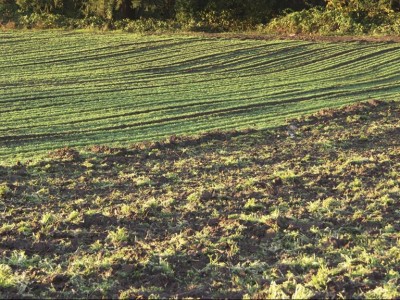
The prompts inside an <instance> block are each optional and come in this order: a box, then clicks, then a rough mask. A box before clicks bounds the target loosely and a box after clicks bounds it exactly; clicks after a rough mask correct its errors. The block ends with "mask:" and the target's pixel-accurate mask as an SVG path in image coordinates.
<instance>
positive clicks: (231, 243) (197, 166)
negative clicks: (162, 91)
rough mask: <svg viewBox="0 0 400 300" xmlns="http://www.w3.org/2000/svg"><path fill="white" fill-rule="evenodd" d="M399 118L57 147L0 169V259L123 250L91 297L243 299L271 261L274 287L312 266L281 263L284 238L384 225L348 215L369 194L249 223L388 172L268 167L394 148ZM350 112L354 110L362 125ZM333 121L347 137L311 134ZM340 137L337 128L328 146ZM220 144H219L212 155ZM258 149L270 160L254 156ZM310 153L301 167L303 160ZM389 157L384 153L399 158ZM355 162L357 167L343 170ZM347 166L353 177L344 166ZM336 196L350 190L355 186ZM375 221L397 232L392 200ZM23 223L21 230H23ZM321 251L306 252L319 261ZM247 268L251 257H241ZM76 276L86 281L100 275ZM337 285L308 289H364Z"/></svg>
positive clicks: (312, 239) (364, 107)
mask: <svg viewBox="0 0 400 300" xmlns="http://www.w3.org/2000/svg"><path fill="white" fill-rule="evenodd" d="M398 113H399V103H393V102H391V103H386V102H380V101H370V102H367V103H361V104H354V105H350V106H347V107H345V108H342V109H327V110H323V111H320V112H318V113H316V114H313V115H312V116H308V117H305V118H304V119H302V120H301V119H300V120H292V121H291V123H293V125H295V127H296V128H297V129H296V130H298V132H297V133H296V132H295V133H296V136H295V137H293V138H291V137H290V136H289V135H288V134H287V131H288V128H287V126H284V127H280V128H277V129H276V130H274V131H256V130H251V129H249V130H244V131H216V132H209V133H207V134H203V135H200V136H197V137H187V136H170V137H169V138H167V139H165V140H161V141H158V142H144V143H137V144H135V145H132V147H129V148H111V147H107V146H93V147H90V148H88V149H86V150H87V151H86V152H78V151H77V150H75V149H72V148H68V147H67V148H63V149H59V150H56V151H53V152H51V153H49V157H48V160H44V161H41V162H39V163H38V164H36V165H30V164H29V163H28V164H26V165H23V164H21V163H16V164H15V165H14V166H0V182H1V186H2V189H1V190H0V196H1V198H0V200H1V202H0V203H3V204H1V205H3V208H2V209H3V211H5V212H7V213H6V214H3V215H1V216H2V221H4V223H6V224H14V223H15V224H18V228H22V229H23V230H22V229H19V230H18V229H17V228H12V227H10V228H9V229H5V230H3V231H2V232H1V234H0V251H1V252H2V253H3V254H4V257H10V255H11V253H12V251H14V250H18V251H20V250H24V251H25V252H26V253H27V254H28V255H29V256H33V255H36V254H37V255H39V256H40V257H42V258H49V259H50V258H54V257H59V259H60V261H63V262H65V261H68V260H69V259H71V258H73V257H74V255H77V253H78V254H82V253H84V254H86V255H94V254H98V255H100V256H101V255H104V249H108V250H110V249H111V251H118V249H119V248H124V249H133V250H131V252H129V255H124V256H123V257H122V258H121V259H120V260H119V261H118V262H113V263H112V264H111V266H110V270H108V271H109V272H111V273H110V274H111V276H112V278H114V279H116V281H115V283H113V285H112V286H111V287H109V289H108V290H107V291H105V292H104V293H103V294H101V293H100V292H98V293H99V294H94V295H92V296H93V297H99V298H100V297H104V295H106V296H107V297H110V298H111V297H117V296H118V293H119V292H120V291H121V290H127V289H128V288H132V290H131V292H129V293H128V296H129V297H130V298H138V297H149V296H150V295H151V294H152V293H154V288H157V289H158V291H159V294H160V297H165V298H167V297H171V296H172V295H176V296H177V297H202V298H212V297H228V298H240V297H243V295H244V294H245V291H244V290H243V289H242V290H240V291H238V290H234V289H233V288H234V283H233V282H234V281H235V280H236V281H239V280H243V281H242V283H241V284H242V286H246V284H255V283H257V284H258V285H259V286H260V287H262V286H265V287H268V286H269V285H270V284H271V282H272V280H271V279H266V278H264V277H263V276H262V274H263V272H264V271H266V270H270V269H275V270H276V272H277V274H278V275H277V278H274V281H276V282H277V283H278V284H281V283H282V282H284V281H285V280H286V277H287V275H288V274H294V276H297V277H296V278H298V279H299V280H304V279H302V278H304V277H305V276H312V275H313V274H314V273H312V272H313V270H312V268H311V267H304V266H300V265H297V264H289V263H287V262H286V263H285V262H283V261H284V260H285V259H286V258H287V257H286V256H285V255H289V254H288V253H289V252H288V251H287V250H291V248H295V246H294V245H301V246H304V247H306V246H307V245H313V244H317V243H319V242H320V239H319V238H318V237H317V236H316V235H314V234H313V233H312V232H311V231H310V230H311V228H313V230H324V229H325V228H330V229H331V230H333V231H337V232H339V231H340V232H342V233H345V234H346V235H345V236H344V237H343V236H342V237H339V236H338V237H331V238H330V239H328V240H327V241H324V247H325V248H329V249H334V250H337V249H342V248H351V247H353V246H354V244H355V243H356V239H355V238H354V237H356V236H357V235H361V234H364V233H365V235H366V236H367V237H369V236H370V238H371V239H373V238H374V235H377V234H379V232H380V230H382V228H381V227H382V224H381V222H378V221H375V220H370V219H367V216H363V215H361V216H360V218H358V219H351V218H349V216H352V215H353V213H354V210H355V209H362V211H365V210H364V208H365V203H364V202H365V201H358V202H357V201H355V202H354V203H351V205H350V207H347V208H346V209H345V210H343V211H338V212H335V213H336V215H333V216H332V217H326V216H324V217H323V219H322V220H321V219H318V218H315V215H310V214H309V212H307V211H306V210H304V203H291V204H290V205H293V211H292V215H285V214H284V213H281V214H278V215H277V216H275V217H271V218H268V219H266V220H265V221H262V222H261V221H260V220H258V219H257V218H254V217H253V218H249V219H245V217H246V216H249V215H250V216H251V213H256V214H259V215H260V216H267V215H271V214H272V213H273V212H274V211H276V209H277V208H282V209H288V206H287V205H288V204H287V203H288V201H289V202H290V201H292V200H290V199H300V198H301V199H307V201H309V200H310V199H318V198H320V197H321V191H323V192H324V196H328V197H329V196H332V197H335V196H337V195H338V192H337V189H336V187H337V185H338V184H339V183H341V182H344V183H346V184H348V183H351V182H353V180H354V178H355V176H358V177H360V178H361V179H362V181H363V182H364V184H366V186H368V185H369V184H371V185H373V184H376V182H377V181H379V180H384V179H385V178H386V177H385V176H386V175H387V171H388V169H390V166H391V162H390V161H388V160H386V161H385V160H382V161H380V160H376V161H374V164H373V165H372V164H370V165H367V164H366V165H365V166H364V165H363V164H364V161H362V160H361V161H357V160H355V161H354V162H350V163H348V164H343V172H342V173H340V174H336V175H335V174H332V173H326V174H324V173H323V174H312V173H310V172H308V173H307V172H304V175H302V176H298V177H296V176H294V177H292V178H285V177H284V176H283V175H277V174H280V173H277V174H275V173H271V169H272V166H281V164H283V163H287V162H299V161H300V162H301V163H299V165H298V166H302V167H303V168H304V170H305V171H307V170H308V169H309V168H311V167H313V166H315V165H317V164H319V163H320V162H319V157H320V156H321V157H323V158H324V159H327V158H328V156H329V155H332V157H333V158H335V157H336V153H334V152H335V151H347V152H346V153H356V154H360V156H362V155H364V154H366V153H376V152H378V153H385V150H387V149H388V148H393V149H395V148H396V147H397V146H398V145H399V143H400V134H399V128H398V127H395V125H394V126H391V125H390V124H392V123H390V122H393V124H397V123H395V122H397V120H398V118H397V116H398ZM396 114H397V115H396ZM359 116H362V117H363V118H361V117H360V118H359V119H358V117H359ZM348 117H350V118H348ZM385 118H387V120H386V121H387V122H386V123H385V124H386V125H387V127H385V128H384V129H382V131H381V132H380V133H376V134H369V135H366V139H365V138H364V139H360V134H361V133H363V131H362V128H364V129H365V128H368V126H369V125H371V124H373V122H375V121H380V120H382V119H385ZM353 119H354V120H355V121H353ZM333 125H340V126H343V127H344V128H346V131H344V130H337V131H335V132H334V134H336V135H337V136H335V135H331V134H329V132H328V133H325V132H324V131H323V130H322V129H316V128H317V127H318V126H320V127H321V128H323V127H328V128H329V127H331V128H332V127H334V126H333ZM320 127H318V128H320ZM342 133H343V134H347V135H346V136H344V137H343V138H342V140H341V141H337V142H335V138H336V137H340V135H341V134H342ZM320 137H323V138H324V139H331V141H332V143H334V142H335V144H334V145H335V147H337V149H334V148H332V149H334V150H329V149H328V150H327V151H325V150H324V149H322V148H320V147H319V146H318V145H317V144H316V143H315V141H316V140H317V139H318V138H320ZM366 141H367V142H366ZM216 150H224V151H223V152H222V154H219V156H216V155H217V153H218V151H216ZM283 150H287V151H283ZM261 151H264V152H266V153H268V155H266V156H264V157H259V153H260V152H261ZM329 151H331V152H332V153H330V152H329ZM373 151H375V152H373ZM245 154H246V155H247V157H246V159H242V160H241V159H238V160H234V161H231V162H229V163H227V162H226V161H225V160H224V159H225V158H226V157H228V156H234V155H236V156H235V157H236V158H241V157H240V156H241V155H242V156H244V155H245ZM307 154H309V155H310V157H311V159H310V161H302V159H303V158H304V157H305V156H306V155H307ZM395 155H396V154H393V157H392V158H393V160H398V159H399V157H397V156H395ZM397 155H398V153H397ZM213 157H214V158H213ZM190 159H193V162H192V163H191V164H190V166H187V165H180V164H179V163H180V162H185V160H188V161H189V162H191V160H190ZM354 164H355V165H360V166H361V167H362V168H361V167H360V168H352V166H353V165H354ZM346 168H347V169H346ZM190 171H196V172H197V173H196V172H195V173H191V172H190ZM355 171H357V172H359V173H357V174H355V175H354V174H352V173H351V172H355ZM245 172H251V173H252V176H253V177H254V176H256V177H257V180H256V181H254V182H247V183H248V184H250V187H248V188H247V189H245V188H243V186H244V182H243V178H242V177H244V173H245ZM193 174H197V175H193ZM204 174H206V175H207V176H210V177H212V178H213V180H216V179H215V178H218V177H221V176H226V174H229V175H230V176H231V177H230V178H231V179H230V180H231V181H232V182H227V183H226V185H224V186H223V187H218V186H213V185H209V183H208V182H206V181H204V182H203V180H204V177H201V175H204ZM238 174H239V175H238ZM196 176H197V177H196ZM308 183H313V185H307V184H308ZM240 186H242V187H240ZM168 191H172V195H171V199H168V201H172V202H171V203H170V204H168V205H167V204H163V201H161V200H160V201H158V200H159V199H162V200H165V194H167V193H168ZM345 192H348V193H350V195H352V194H351V191H345ZM393 196H395V195H393ZM338 197H339V196H338ZM250 200H251V201H250ZM293 201H294V200H293ZM249 203H250V205H249ZM251 203H253V204H251ZM296 205H297V206H296ZM289 209H290V208H289ZM301 210H303V212H302V213H300V212H299V211H301ZM48 212H51V213H52V214H53V215H55V216H58V220H57V221H56V223H54V224H50V225H49V226H48V228H47V229H45V228H46V225H45V224H43V221H42V216H43V215H45V214H46V213H48ZM71 212H76V213H77V218H76V219H69V214H70V213H71ZM58 214H59V215H58ZM296 214H297V215H296ZM381 216H382V218H383V219H384V220H387V221H389V222H391V223H392V224H394V225H393V227H394V230H400V227H399V226H398V223H396V222H397V221H396V220H397V219H398V218H397V214H396V212H395V211H394V210H393V206H392V207H390V206H388V207H387V208H384V209H382V210H381ZM21 222H22V223H24V224H25V225H28V226H25V227H24V226H22V225H21ZM24 228H25V229H24ZM26 228H27V229H26ZM121 228H123V229H125V230H126V232H127V238H125V239H123V241H121V242H119V243H115V242H113V240H112V237H110V232H116V231H117V230H118V229H121ZM291 233H293V235H292V234H291ZM97 241H100V242H101V243H102V249H97V250H93V248H92V247H93V245H94V244H95V243H96V242H97ZM296 243H297V244H296ZM301 243H303V244H301ZM308 247H309V246H308ZM103 248H104V249H103ZM325 248H318V249H310V248H307V249H308V250H307V249H306V250H304V251H305V253H306V254H310V253H308V252H307V251H313V252H312V254H316V255H323V254H324V251H325V250H326V249H325ZM295 249H296V248H295ZM166 250H168V251H166ZM292 250H293V249H292ZM298 250H299V249H297V250H296V251H298ZM302 251H303V250H302ZM296 253H297V252H296ZM296 255H297V254H296ZM248 262H251V263H252V264H251V265H246V263H248ZM66 264H68V263H66ZM383 271H384V269H382V268H379V267H377V268H376V270H375V273H371V274H369V275H368V276H369V277H368V279H370V280H371V281H372V284H371V286H372V285H374V286H377V285H378V284H379V283H380V280H381V279H382V278H380V277H379V276H380V275H381V274H380V273H381V272H383ZM80 276H82V280H83V281H84V282H86V283H87V282H89V281H90V282H99V281H101V280H102V279H100V277H101V276H100V275H99V274H97V273H95V274H88V275H85V276H86V277H85V276H83V275H80ZM75 279H76V278H75ZM336 279H337V280H336V281H335V283H334V284H333V283H329V284H330V285H329V291H326V293H325V294H317V295H316V296H318V297H321V298H322V297H325V298H326V297H328V296H334V295H338V294H339V293H341V295H342V296H345V297H346V298H352V297H353V295H354V294H355V293H357V291H358V289H360V288H364V289H366V288H369V286H366V283H360V282H355V281H351V280H349V279H348V278H347V279H346V278H344V277H343V276H342V275H340V274H339V275H338V276H337V277H336ZM246 280H249V281H248V282H246ZM36 284H37V286H36V287H35V286H34V284H31V285H30V287H31V288H32V291H33V292H34V293H36V292H37V293H39V292H40V290H42V291H43V289H48V290H50V289H51V287H52V286H55V287H56V290H57V291H59V292H61V291H62V290H63V289H71V288H76V287H74V286H73V283H72V281H70V278H68V277H65V276H64V277H62V276H61V275H60V276H59V277H54V278H52V279H51V280H50V281H49V282H44V283H43V282H42V283H36ZM221 285H222V286H223V288H221ZM230 288H231V290H229V289H230ZM140 289H141V290H140ZM222 290H224V292H222ZM15 295H17V294H15ZM57 295H58V296H59V294H57V293H55V294H54V296H57Z"/></svg>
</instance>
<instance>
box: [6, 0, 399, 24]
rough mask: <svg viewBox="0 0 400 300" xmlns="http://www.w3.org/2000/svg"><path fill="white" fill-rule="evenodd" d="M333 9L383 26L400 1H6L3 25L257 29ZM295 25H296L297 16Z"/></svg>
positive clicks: (349, 16)
mask: <svg viewBox="0 0 400 300" xmlns="http://www.w3.org/2000/svg"><path fill="white" fill-rule="evenodd" d="M316 10H317V11H316ZM327 10H330V11H336V12H340V13H341V14H344V15H345V16H346V17H348V18H351V19H354V20H356V21H357V19H360V20H361V19H362V20H364V21H365V20H366V21H365V22H375V21H377V22H380V20H379V18H381V19H382V18H385V17H386V15H389V14H393V13H394V14H396V13H397V12H399V11H400V0H0V22H3V23H4V22H5V21H7V20H10V19H13V18H14V19H18V18H21V16H24V17H28V18H29V16H31V15H35V14H36V15H56V16H62V17H63V18H72V19H88V18H98V19H101V20H103V21H104V22H115V21H118V20H143V19H152V20H162V21H166V20H173V21H174V22H178V23H179V22H181V23H185V22H186V23H187V22H188V21H193V22H196V21H199V20H201V21H204V22H205V23H208V24H212V23H213V22H214V23H221V24H222V23H224V22H225V23H226V24H228V25H227V26H229V24H233V23H232V20H233V21H234V22H236V23H235V24H237V22H241V23H243V24H247V25H250V26H251V25H256V24H268V23H269V22H270V21H271V20H273V19H277V18H279V17H284V16H286V15H290V14H293V13H296V12H300V11H301V12H303V11H313V15H314V16H315V15H321V13H320V12H321V11H327ZM315 12H317V13H315ZM296 16H298V15H295V17H296ZM371 16H372V17H371ZM296 18H297V17H296ZM294 21H296V20H294ZM285 22H286V21H285ZM290 22H292V23H293V18H292V19H291V20H290ZM322 22H323V21H322ZM225 27H226V26H225Z"/></svg>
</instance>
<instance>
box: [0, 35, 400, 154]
mask: <svg viewBox="0 0 400 300" xmlns="http://www.w3.org/2000/svg"><path fill="white" fill-rule="evenodd" d="M0 41H1V42H0V47H1V52H2V55H1V57H0V72H2V76H1V77H0V89H1V91H2V92H1V94H0V106H1V109H0V119H1V122H0V155H1V156H2V157H4V159H5V160H7V159H9V158H12V157H13V156H14V157H15V158H17V157H26V156H28V155H31V154H32V153H38V152H44V151H48V150H50V149H54V148H59V147H62V146H65V145H70V146H85V145H90V144H114V145H116V144H127V143H128V144H129V143H131V142H135V141H140V140H152V139H159V138H161V137H165V136H168V135H171V134H192V133H199V132H203V131H207V130H212V129H228V128H237V129H240V128H245V127H250V126H255V127H257V128H268V127H273V126H276V125H281V124H283V123H284V121H285V119H287V118H290V117H294V116H298V115H301V114H305V113H309V112H312V111H315V110H317V109H320V108H323V107H333V106H339V105H342V104H345V103H351V102H356V101H362V100H366V99H370V98H375V99H383V100H391V99H396V98H398V96H399V94H400V85H399V82H400V75H398V69H399V67H400V61H399V60H398V57H399V54H400V46H399V45H398V44H395V43H373V44H372V43H364V44H362V43H313V42H305V41H256V40H246V41H244V40H238V39H215V38H200V37H182V36H143V37H142V36H136V35H129V34H122V33H108V34H94V33H82V32H51V31H44V32H3V33H0Z"/></svg>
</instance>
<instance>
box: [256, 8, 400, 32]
mask: <svg viewBox="0 0 400 300" xmlns="http://www.w3.org/2000/svg"><path fill="white" fill-rule="evenodd" d="M378 11H379V10H373V11H372V10H371V11H370V12H369V13H366V12H365V11H364V10H360V11H355V10H349V9H339V8H334V7H328V8H326V9H323V8H312V9H308V10H302V11H299V12H293V13H289V14H287V15H285V16H283V17H279V18H275V19H273V20H272V21H271V22H270V23H269V24H268V25H267V26H265V27H263V28H262V31H263V32H268V33H281V34H322V35H332V34H339V35H344V34H349V35H351V34H355V35H362V34H396V32H397V33H398V32H399V30H400V29H399V22H400V21H399V20H400V14H398V13H394V12H390V13H384V11H383V10H381V11H379V12H380V13H378Z"/></svg>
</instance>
